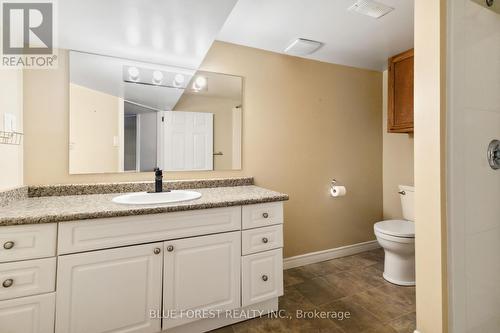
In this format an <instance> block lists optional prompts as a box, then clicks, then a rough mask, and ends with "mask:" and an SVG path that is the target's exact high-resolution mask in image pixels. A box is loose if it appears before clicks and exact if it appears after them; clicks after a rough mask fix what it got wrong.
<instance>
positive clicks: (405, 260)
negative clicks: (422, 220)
mask: <svg viewBox="0 0 500 333" xmlns="http://www.w3.org/2000/svg"><path fill="white" fill-rule="evenodd" d="M414 194H415V188H414V187H413V186H403V185H399V196H400V198H401V206H402V209H403V218H404V220H387V221H381V222H377V223H375V225H374V227H373V228H374V230H375V236H376V237H377V241H378V243H379V244H380V246H381V247H382V248H383V249H384V252H385V261H384V274H383V277H384V279H385V280H387V281H389V282H391V283H393V284H397V285H400V286H414V285H415V224H414V203H415V202H414Z"/></svg>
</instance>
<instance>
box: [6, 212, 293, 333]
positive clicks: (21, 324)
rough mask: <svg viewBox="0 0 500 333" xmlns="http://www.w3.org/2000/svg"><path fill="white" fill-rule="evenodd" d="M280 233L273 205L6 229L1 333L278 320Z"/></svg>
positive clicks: (113, 331) (142, 331) (115, 332)
mask: <svg viewBox="0 0 500 333" xmlns="http://www.w3.org/2000/svg"><path fill="white" fill-rule="evenodd" d="M282 224H283V205H282V203H281V202H271V203H263V204H254V205H245V206H233V207H223V208H211V209H204V210H192V211H183V212H175V213H166V214H152V215H139V216H124V217H111V218H102V219H94V220H83V221H72V222H61V223H58V224H55V223H53V224H45V225H22V226H14V227H1V229H0V230H1V232H0V234H1V236H0V241H1V242H2V243H0V246H2V245H3V246H4V249H1V248H0V278H1V279H3V280H4V281H0V332H1V333H4V332H8V333H32V332H33V333H35V332H36V333H104V332H106V333H156V332H160V331H162V330H166V331H167V332H176V333H177V332H203V331H207V330H210V329H215V328H218V327H221V326H224V325H228V324H231V323H235V322H238V321H241V320H244V319H248V317H241V318H239V319H238V318H231V317H226V316H225V311H229V310H238V309H242V310H253V309H257V310H260V311H276V310H277V309H278V297H279V296H280V295H282V294H283V272H282V270H283V264H282V259H283V258H282V247H283V235H282V234H283V228H282ZM56 235H57V237H56ZM4 243H6V245H5V244H4ZM12 243H13V244H12ZM5 246H6V247H5ZM56 249H57V253H56ZM56 263H57V267H56ZM10 280H12V281H10ZM3 282H5V283H4V284H3V285H1V284H2V283H3ZM11 282H12V283H11ZM214 313H219V314H221V315H222V317H220V318H213V317H209V318H206V317H203V315H208V316H212V315H213V314H214ZM181 314H183V316H182V317H181V316H180V315H181ZM256 314H257V313H255V312H254V315H256ZM173 317H174V318H173Z"/></svg>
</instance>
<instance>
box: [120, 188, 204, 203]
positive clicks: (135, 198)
mask: <svg viewBox="0 0 500 333" xmlns="http://www.w3.org/2000/svg"><path fill="white" fill-rule="evenodd" d="M200 197H201V193H198V192H195V191H182V190H174V191H170V192H160V193H148V192H136V193H128V194H124V195H120V196H118V197H114V198H113V202H116V203H119V204H124V205H152V204H164V203H173V202H182V201H189V200H194V199H198V198H200Z"/></svg>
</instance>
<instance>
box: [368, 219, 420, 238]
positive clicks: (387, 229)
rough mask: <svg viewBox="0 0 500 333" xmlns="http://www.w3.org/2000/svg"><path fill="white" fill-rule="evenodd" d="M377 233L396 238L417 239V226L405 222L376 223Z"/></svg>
mask: <svg viewBox="0 0 500 333" xmlns="http://www.w3.org/2000/svg"><path fill="white" fill-rule="evenodd" d="M374 229H375V231H377V232H380V233H383V234H386V235H390V236H395V237H407V238H413V237H415V224H414V222H410V221H405V220H388V221H382V222H377V223H375V226H374Z"/></svg>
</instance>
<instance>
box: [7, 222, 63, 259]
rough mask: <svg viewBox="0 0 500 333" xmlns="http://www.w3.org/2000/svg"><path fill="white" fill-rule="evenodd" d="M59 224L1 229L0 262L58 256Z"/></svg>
mask: <svg viewBox="0 0 500 333" xmlns="http://www.w3.org/2000/svg"><path fill="white" fill-rule="evenodd" d="M56 236H57V224H56V223H50V224H40V225H38V224H30V225H16V226H9V227H0V262H7V261H16V260H23V259H35V258H44V257H52V256H55V255H56Z"/></svg>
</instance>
